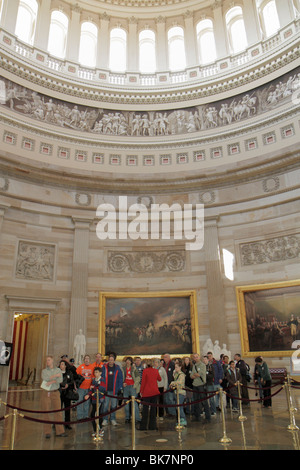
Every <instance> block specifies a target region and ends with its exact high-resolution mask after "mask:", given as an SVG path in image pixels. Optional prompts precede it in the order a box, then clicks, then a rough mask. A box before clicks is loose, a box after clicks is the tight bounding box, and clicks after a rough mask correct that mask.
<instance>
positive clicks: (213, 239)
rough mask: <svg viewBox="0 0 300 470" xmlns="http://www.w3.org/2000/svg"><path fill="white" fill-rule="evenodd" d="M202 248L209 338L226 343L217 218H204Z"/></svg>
mask: <svg viewBox="0 0 300 470" xmlns="http://www.w3.org/2000/svg"><path fill="white" fill-rule="evenodd" d="M204 249H205V267H206V289H207V298H208V315H209V327H210V338H211V339H212V341H213V342H215V341H216V340H218V341H219V343H220V344H223V343H225V344H228V337H227V325H226V316H225V308H224V306H225V295H224V286H223V279H222V270H221V259H220V249H219V239H218V220H217V218H208V219H205V220H204Z"/></svg>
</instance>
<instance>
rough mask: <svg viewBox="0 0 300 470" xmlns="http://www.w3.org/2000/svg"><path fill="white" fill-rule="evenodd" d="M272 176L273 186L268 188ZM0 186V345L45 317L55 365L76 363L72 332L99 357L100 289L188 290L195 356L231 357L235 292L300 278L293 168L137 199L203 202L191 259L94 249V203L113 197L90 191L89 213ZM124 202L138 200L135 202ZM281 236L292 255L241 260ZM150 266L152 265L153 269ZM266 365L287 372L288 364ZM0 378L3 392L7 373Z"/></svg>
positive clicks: (39, 191)
mask: <svg viewBox="0 0 300 470" xmlns="http://www.w3.org/2000/svg"><path fill="white" fill-rule="evenodd" d="M276 178H278V182H279V183H278V184H274V185H271V182H270V180H271V179H272V181H273V182H274V180H275V182H276V181H277V179H276ZM7 179H8V182H9V185H8V187H6V189H5V191H4V190H2V194H1V207H0V209H1V212H0V237H1V238H0V263H1V269H0V289H1V290H0V338H1V339H4V340H6V341H11V339H12V333H13V314H14V312H16V311H22V312H23V313H37V314H38V313H49V314H50V320H49V333H48V338H47V342H48V345H47V351H48V353H50V354H53V355H54V357H55V359H57V360H58V359H59V357H60V356H61V355H62V354H65V353H67V354H69V356H73V355H74V351H73V341H74V337H75V335H76V334H77V333H78V331H79V329H82V330H83V332H84V334H85V335H86V339H87V347H86V349H87V352H88V353H90V354H91V355H93V354H95V353H96V352H97V350H98V328H99V313H98V312H99V291H121V292H129V291H140V292H143V291H162V290H163V291H166V290H187V289H189V290H190V289H195V290H196V293H197V309H198V323H199V339H200V348H202V347H203V344H204V343H205V341H206V340H207V338H209V337H210V338H211V339H212V340H213V341H215V340H219V342H220V344H221V345H222V344H223V343H226V345H227V349H229V350H230V351H231V352H232V353H233V354H234V353H235V352H240V351H241V342H240V331H239V323H238V312H237V301H236V294H235V287H236V286H237V285H247V284H249V285H251V284H257V283H267V282H278V281H283V280H289V279H290V280H292V279H297V278H298V277H299V250H298V248H297V247H298V246H299V237H300V215H299V192H300V188H299V181H300V170H298V169H297V168H295V167H293V168H290V169H289V170H285V171H283V170H281V171H279V172H278V173H277V174H276V175H275V174H273V175H272V176H270V175H269V176H268V177H267V178H265V177H264V178H263V177H261V176H260V175H258V176H257V178H256V179H252V180H249V181H247V184H245V182H236V183H235V184H233V183H232V184H231V185H228V186H224V187H223V188H221V187H220V188H218V189H214V192H215V197H210V198H209V197H208V196H207V197H203V194H204V193H203V191H190V192H188V191H186V192H181V193H180V194H179V193H175V192H174V193H168V194H152V195H151V197H150V196H148V195H144V198H145V199H143V200H144V201H146V200H148V201H153V202H157V203H163V202H165V203H167V204H169V205H171V203H172V202H175V201H176V202H179V203H180V204H181V205H183V204H185V203H187V202H190V203H193V204H194V203H195V202H196V201H197V202H200V201H203V199H204V200H205V205H204V207H205V224H204V230H205V232H204V233H205V241H204V246H203V248H202V249H201V250H199V251H187V250H185V240H172V239H171V240H161V239H160V240H136V241H132V240H104V241H101V240H99V238H98V237H97V233H96V227H97V222H98V220H99V219H98V218H97V217H96V208H97V205H95V204H94V203H95V201H99V199H101V200H105V201H106V202H109V201H111V202H112V203H113V202H115V201H116V196H113V195H109V194H97V197H96V193H93V194H90V198H89V201H90V205H88V206H81V205H78V204H77V203H76V198H75V197H74V192H73V190H72V191H71V189H68V188H65V187H60V186H59V185H54V184H50V183H44V184H40V183H38V182H31V181H29V180H28V179H24V178H22V177H20V176H18V177H17V176H14V177H12V176H9V177H7ZM16 187H17V188H18V196H17V195H16V193H14V191H13V189H14V188H16ZM266 188H267V190H266ZM46 194H47V197H45V195H46ZM206 194H207V195H209V194H211V193H210V192H209V191H206ZM254 194H255V195H256V196H255V197H253V195H254ZM237 195H238V197H237ZM128 198H129V200H130V203H133V202H137V201H138V200H140V201H141V196H137V195H131V196H130V197H128ZM147 198H148V199H147ZM282 238H283V239H284V240H289V243H290V246H291V247H292V248H293V253H294V255H293V256H286V254H285V252H284V251H283V252H281V254H278V255H277V257H276V258H275V259H274V258H272V257H269V258H268V259H267V260H265V261H264V262H262V261H261V259H260V258H255V257H253V256H252V257H251V256H250V257H249V256H248V257H245V255H244V253H245V247H246V248H248V251H247V250H246V251H247V253H249V250H250V252H251V246H253V243H260V244H261V246H263V247H264V246H265V245H266V244H268V243H269V242H270V241H273V242H274V240H279V241H280V240H281V239H282ZM223 249H227V250H228V251H229V252H230V253H232V254H233V255H234V263H233V274H234V278H233V280H230V279H228V278H227V277H226V276H225V272H224V263H223V257H222V250H223ZM154 260H156V261H157V260H159V261H160V262H159V263H157V264H155V267H154V264H153V261H154ZM248 362H249V363H253V359H249V361H248ZM268 362H269V364H270V365H273V366H289V358H288V357H286V358H279V357H273V358H268ZM0 375H1V376H2V380H1V388H2V389H4V388H5V387H6V385H7V380H8V373H7V370H4V368H2V369H1V370H0Z"/></svg>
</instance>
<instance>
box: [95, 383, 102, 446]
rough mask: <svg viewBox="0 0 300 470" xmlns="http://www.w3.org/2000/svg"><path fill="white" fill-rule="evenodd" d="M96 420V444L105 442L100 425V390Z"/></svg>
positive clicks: (97, 395)
mask: <svg viewBox="0 0 300 470" xmlns="http://www.w3.org/2000/svg"><path fill="white" fill-rule="evenodd" d="M95 420H96V436H94V441H95V442H97V443H98V442H103V437H102V436H101V434H100V425H99V390H97V391H96V413H95Z"/></svg>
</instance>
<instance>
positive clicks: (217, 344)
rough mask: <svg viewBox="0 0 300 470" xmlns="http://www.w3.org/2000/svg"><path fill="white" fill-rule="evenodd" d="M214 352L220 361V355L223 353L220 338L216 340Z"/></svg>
mask: <svg viewBox="0 0 300 470" xmlns="http://www.w3.org/2000/svg"><path fill="white" fill-rule="evenodd" d="M212 352H213V353H214V358H215V359H216V360H217V361H218V360H219V359H220V355H221V348H220V345H219V341H218V340H216V341H215V344H214V349H213V351H212Z"/></svg>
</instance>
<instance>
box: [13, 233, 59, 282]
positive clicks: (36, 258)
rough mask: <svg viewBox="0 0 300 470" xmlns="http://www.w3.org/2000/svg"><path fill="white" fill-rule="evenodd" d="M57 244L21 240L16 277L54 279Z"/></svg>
mask: <svg viewBox="0 0 300 470" xmlns="http://www.w3.org/2000/svg"><path fill="white" fill-rule="evenodd" d="M55 254H56V247H55V245H50V244H44V243H36V242H28V241H21V240H20V241H19V244H18V251H17V260H16V269H15V277H16V278H18V279H26V280H31V281H54V272H55Z"/></svg>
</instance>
